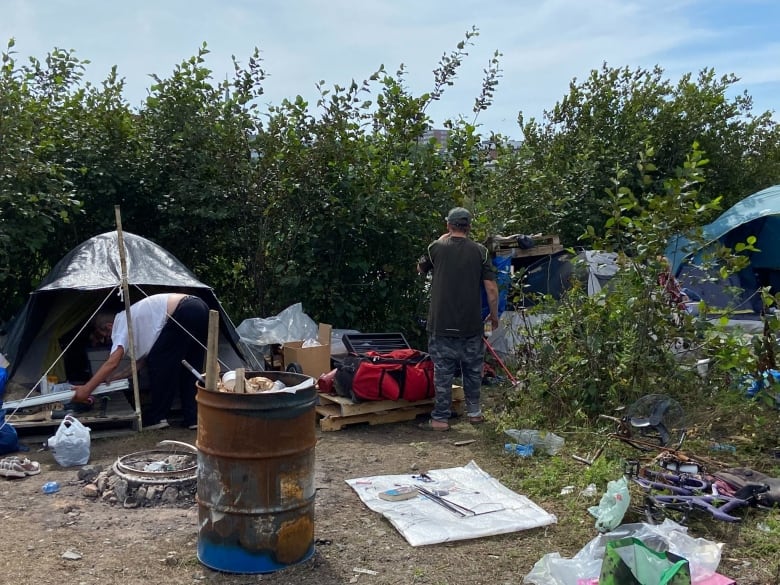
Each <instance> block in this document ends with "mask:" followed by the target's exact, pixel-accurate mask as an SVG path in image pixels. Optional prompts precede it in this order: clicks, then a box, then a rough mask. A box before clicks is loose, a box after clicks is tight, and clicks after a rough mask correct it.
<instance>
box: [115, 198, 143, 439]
mask: <svg viewBox="0 0 780 585" xmlns="http://www.w3.org/2000/svg"><path fill="white" fill-rule="evenodd" d="M114 215H115V216H116V235H117V244H118V247H119V266H120V267H121V270H122V296H123V297H124V299H125V316H126V317H127V337H128V339H127V342H128V343H127V344H128V345H129V346H130V347H129V348H128V349H129V350H130V371H131V372H132V375H133V399H134V402H135V418H136V424H137V426H138V430H139V431H140V430H143V423H142V421H141V393H140V390H139V388H138V365H137V364H136V361H135V341H134V336H133V320H132V319H131V318H130V289H129V287H128V285H127V258H126V256H125V240H124V237H123V236H122V216H121V214H120V212H119V206H118V205H115V206H114Z"/></svg>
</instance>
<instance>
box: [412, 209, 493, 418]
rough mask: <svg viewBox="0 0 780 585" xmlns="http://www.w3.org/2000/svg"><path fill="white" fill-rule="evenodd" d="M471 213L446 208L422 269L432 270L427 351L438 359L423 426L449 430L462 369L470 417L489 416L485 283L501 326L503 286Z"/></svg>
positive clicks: (420, 267)
mask: <svg viewBox="0 0 780 585" xmlns="http://www.w3.org/2000/svg"><path fill="white" fill-rule="evenodd" d="M470 230H471V213H470V212H469V211H468V210H467V209H464V208H463V207H455V208H454V209H452V210H450V212H449V213H448V214H447V233H446V234H444V235H443V236H441V237H440V238H439V239H438V240H436V241H434V242H432V243H431V244H430V245H429V246H428V250H427V252H426V253H425V254H424V255H423V256H422V257H421V258H420V260H419V262H418V265H417V271H418V272H420V273H421V274H426V273H427V272H429V271H431V270H432V271H433V280H432V283H431V306H430V310H429V312H428V353H430V355H431V358H432V359H433V365H434V370H433V380H434V385H435V386H436V399H435V402H434V408H433V412H432V413H431V418H430V420H428V421H427V422H425V423H422V424H421V425H420V428H423V429H425V430H433V431H447V430H449V428H450V424H449V418H450V414H451V408H452V380H453V378H454V377H455V375H456V373H457V372H458V371H460V372H461V373H462V377H463V392H464V394H465V397H466V414H467V416H468V419H469V422H470V423H472V424H479V423H481V422H483V421H484V418H483V416H482V410H481V407H480V386H481V385H482V368H483V362H484V358H485V348H484V346H483V344H482V334H483V331H484V323H483V321H482V314H481V312H482V309H481V307H482V300H481V288H482V285H484V287H485V291H486V292H487V300H488V306H489V308H490V314H489V315H488V319H489V320H490V322H491V324H492V326H493V328H494V329H495V328H496V327H498V286H497V285H496V274H495V269H494V267H493V263H492V261H491V259H490V254H489V253H488V250H487V248H485V246H483V245H481V244H478V243H476V242H474V241H472V240H470V239H469V232H470Z"/></svg>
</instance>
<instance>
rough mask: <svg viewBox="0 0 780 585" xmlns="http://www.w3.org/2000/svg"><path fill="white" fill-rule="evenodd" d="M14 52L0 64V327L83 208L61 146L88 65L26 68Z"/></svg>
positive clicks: (49, 61) (63, 61)
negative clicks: (55, 241) (70, 101)
mask: <svg viewBox="0 0 780 585" xmlns="http://www.w3.org/2000/svg"><path fill="white" fill-rule="evenodd" d="M13 47H14V41H13V39H12V40H10V41H9V42H8V45H7V49H6V51H4V52H2V56H1V57H0V59H2V66H1V67H0V296H2V297H3V299H4V302H3V305H2V307H1V308H0V322H2V321H4V320H5V319H8V318H9V317H10V316H11V315H13V313H14V312H15V311H16V310H17V309H18V308H19V307H20V306H21V304H22V303H23V302H24V300H25V296H26V294H27V293H28V292H29V291H30V290H31V289H32V288H33V287H34V285H35V284H37V281H38V279H39V278H40V277H41V276H42V274H44V273H45V271H46V270H47V269H48V268H49V259H48V258H47V257H46V255H45V254H44V251H45V250H46V249H47V248H48V246H49V242H50V241H51V240H53V239H56V237H57V234H58V233H59V232H60V230H61V229H62V227H63V226H66V225H68V224H70V223H71V222H72V221H73V218H74V215H75V214H77V213H78V212H79V208H80V206H81V204H80V202H79V200H78V198H77V194H76V190H75V188H74V186H73V183H72V180H71V177H72V174H73V172H74V163H73V161H72V160H63V159H62V158H61V157H59V156H58V155H59V152H58V147H59V146H60V145H61V144H63V143H64V142H66V141H67V140H68V139H69V138H70V137H69V136H68V135H67V132H66V130H65V128H66V127H67V126H68V124H67V122H68V118H69V111H68V108H67V104H68V98H69V93H70V92H71V91H72V89H73V88H74V87H75V86H77V85H78V83H79V81H80V79H81V76H82V72H83V68H84V64H85V63H86V62H83V61H79V60H78V59H76V58H75V57H74V56H73V55H72V54H71V53H70V52H67V51H62V50H59V49H55V50H54V51H52V52H51V53H50V54H49V55H48V56H47V58H46V61H45V63H41V62H40V61H38V60H37V59H34V58H31V59H30V61H29V63H28V64H24V65H20V64H18V63H17V61H16V58H15V56H14V55H15V53H14V51H13V50H12V49H13Z"/></svg>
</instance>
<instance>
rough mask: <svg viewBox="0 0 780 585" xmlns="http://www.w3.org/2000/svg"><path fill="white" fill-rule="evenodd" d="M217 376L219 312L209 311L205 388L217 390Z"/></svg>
mask: <svg viewBox="0 0 780 585" xmlns="http://www.w3.org/2000/svg"><path fill="white" fill-rule="evenodd" d="M218 376H219V313H218V312H217V311H215V310H214V309H211V310H210V311H209V336H208V341H207V345H206V390H211V391H212V392H216V391H217V377H218Z"/></svg>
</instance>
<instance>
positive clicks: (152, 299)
mask: <svg viewBox="0 0 780 585" xmlns="http://www.w3.org/2000/svg"><path fill="white" fill-rule="evenodd" d="M130 318H131V319H132V320H133V341H134V346H135V359H138V360H140V359H141V358H143V357H146V355H147V354H148V353H149V351H150V350H151V349H152V346H153V345H154V342H155V341H157V338H158V337H159V336H160V331H162V328H163V327H165V323H166V322H167V321H168V293H163V294H158V295H152V296H149V297H146V298H144V299H141V300H140V301H138V302H137V303H134V304H133V305H131V306H130ZM111 344H112V345H111V353H114V351H116V349H117V348H118V347H119V346H120V345H121V346H122V347H123V348H124V350H125V354H129V352H130V337H129V335H128V331H127V313H126V312H125V311H122V312H121V313H117V315H116V317H114V327H113V329H112V330H111Z"/></svg>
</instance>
